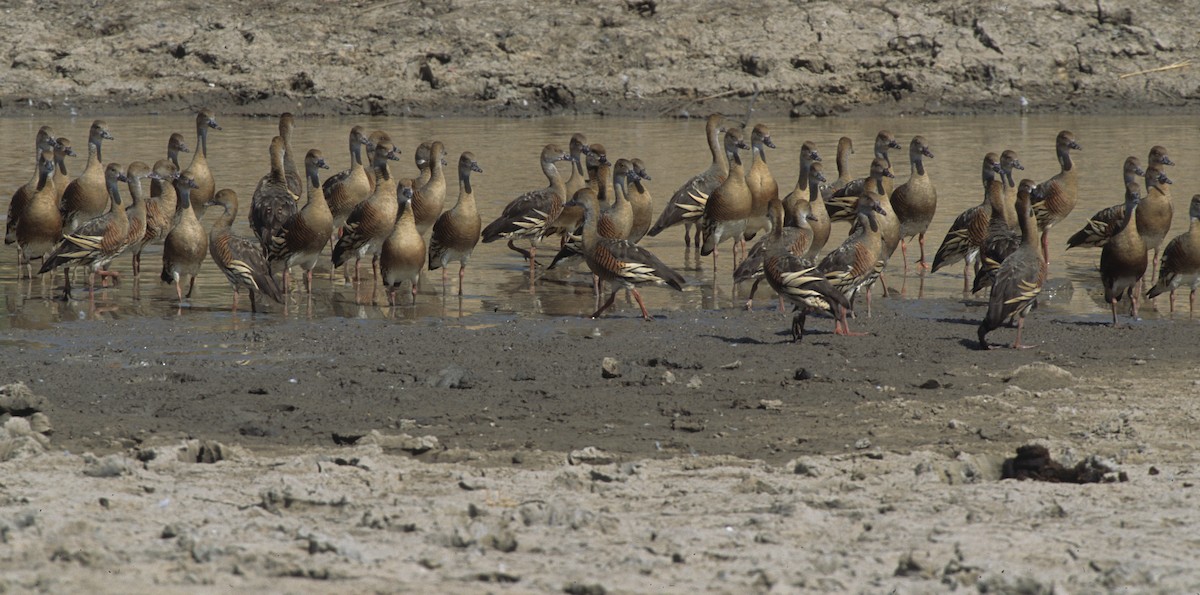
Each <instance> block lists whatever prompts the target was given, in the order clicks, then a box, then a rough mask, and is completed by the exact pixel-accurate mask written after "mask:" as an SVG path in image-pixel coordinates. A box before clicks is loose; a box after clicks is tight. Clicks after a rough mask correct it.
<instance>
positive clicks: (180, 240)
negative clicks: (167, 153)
mask: <svg viewBox="0 0 1200 595" xmlns="http://www.w3.org/2000/svg"><path fill="white" fill-rule="evenodd" d="M174 184H175V194H176V196H177V200H176V203H175V215H174V216H173V217H172V221H171V231H169V232H168V233H167V237H166V238H165V239H164V240H163V266H162V273H161V275H160V277H161V278H162V280H163V282H165V283H174V284H175V294H176V295H177V296H178V297H179V304H180V306H182V305H183V298H184V293H183V281H184V279H187V281H188V290H187V297H189V298H190V297H192V290H193V289H195V287H196V273H198V272H199V271H200V265H201V264H202V263H203V262H204V256H205V255H206V254H207V253H208V235H206V234H205V233H204V227H203V226H201V225H200V220H199V219H198V218H197V217H196V210H195V208H193V207H192V193H193V192H194V191H195V190H196V181H195V180H193V179H192V178H191V177H190V176H189V175H188V174H187V173H186V172H184V173H182V174H180V175H179V176H178V177H177V178H175V181H174Z"/></svg>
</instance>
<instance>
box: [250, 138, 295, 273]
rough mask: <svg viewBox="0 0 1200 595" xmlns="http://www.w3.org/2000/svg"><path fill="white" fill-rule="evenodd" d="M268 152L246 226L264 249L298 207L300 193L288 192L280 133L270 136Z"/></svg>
mask: <svg viewBox="0 0 1200 595" xmlns="http://www.w3.org/2000/svg"><path fill="white" fill-rule="evenodd" d="M268 152H269V153H270V155H271V173H269V174H267V175H266V176H265V177H264V178H263V179H262V180H261V181H260V182H259V184H258V187H256V188H255V189H254V196H252V197H251V198H250V213H249V219H250V229H251V231H253V232H254V236H255V237H257V238H258V241H259V242H260V243H261V244H262V248H263V251H264V252H265V251H266V250H268V247H269V246H270V245H271V238H273V237H275V236H276V235H278V234H279V230H280V229H281V228H282V227H283V223H284V221H287V220H288V219H290V218H291V217H292V216H294V215H295V214H296V213H297V212H299V211H300V207H299V206H298V205H297V203H298V202H299V201H300V196H299V195H297V194H295V193H293V192H292V188H291V184H289V183H288V180H287V171H286V169H285V168H284V159H283V156H284V155H285V154H286V152H287V148H286V146H285V143H284V140H283V137H281V136H276V137H274V138H272V139H271V147H270V149H269V151H268Z"/></svg>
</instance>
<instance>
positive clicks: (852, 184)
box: [826, 130, 900, 221]
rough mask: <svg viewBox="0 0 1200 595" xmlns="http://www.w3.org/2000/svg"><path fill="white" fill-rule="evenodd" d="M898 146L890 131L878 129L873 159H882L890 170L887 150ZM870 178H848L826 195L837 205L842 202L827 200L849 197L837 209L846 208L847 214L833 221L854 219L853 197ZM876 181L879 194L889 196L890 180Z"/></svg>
mask: <svg viewBox="0 0 1200 595" xmlns="http://www.w3.org/2000/svg"><path fill="white" fill-rule="evenodd" d="M839 148H840V147H839ZM899 148H900V143H898V142H896V137H895V135H893V134H892V133H891V132H888V131H887V130H880V131H879V133H878V134H876V135H875V157H874V159H881V160H883V163H884V164H885V165H886V166H887V169H889V170H890V169H891V168H892V159H891V157H889V156H888V151H889V150H890V149H899ZM873 163H874V162H872V164H873ZM838 175H839V177H840V176H841V172H840V171H839V172H838ZM871 179H873V178H872V176H870V175H868V176H867V177H865V178H858V179H854V180H850V181H849V182H847V183H846V184H845V185H843V186H840V187H838V188H835V189H833V192H832V194H831V195H830V196H829V197H826V201H828V202H829V204H830V205H839V204H842V203H840V202H838V201H829V198H849V199H850V200H849V201H846V202H845V204H846V206H843V207H842V209H839V210H848V211H849V214H848V215H843V216H842V218H840V219H839V218H837V217H835V218H834V221H850V220H853V219H855V215H854V208H853V205H854V198H855V197H857V196H858V195H859V194H861V193H862V191H863V188H864V187H866V184H867V182H868V181H869V180H871ZM877 183H881V184H882V188H883V190H882V191H880V192H879V193H880V194H883V195H884V196H889V197H890V196H891V195H892V189H893V188H892V183H891V182H890V181H882V182H880V181H879V180H877ZM832 214H833V213H832V212H831V213H830V215H832Z"/></svg>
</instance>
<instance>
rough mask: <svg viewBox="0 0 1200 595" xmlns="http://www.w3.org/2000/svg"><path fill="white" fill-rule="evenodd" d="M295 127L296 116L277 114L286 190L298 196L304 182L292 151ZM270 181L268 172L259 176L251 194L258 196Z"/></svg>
mask: <svg viewBox="0 0 1200 595" xmlns="http://www.w3.org/2000/svg"><path fill="white" fill-rule="evenodd" d="M295 127H296V118H295V116H293V115H292V114H291V113H290V112H284V113H282V114H280V115H279V138H281V139H283V178H284V180H285V182H286V183H287V189H288V191H289V192H291V193H292V194H293V195H295V196H297V197H298V196H300V195H301V194H303V193H304V182H303V180H301V179H300V172H299V171H297V169H296V160H295V158H294V157H293V153H292V130H293V129H294V128H295ZM270 182H271V174H270V173H268V174H266V175H264V176H263V177H261V178H259V179H258V184H257V185H255V186H254V194H253V195H252V196H258V195H259V194H260V193H261V192H262V191H263V186H264V185H266V184H268V183H270Z"/></svg>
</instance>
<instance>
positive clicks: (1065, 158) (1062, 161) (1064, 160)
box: [1058, 146, 1073, 172]
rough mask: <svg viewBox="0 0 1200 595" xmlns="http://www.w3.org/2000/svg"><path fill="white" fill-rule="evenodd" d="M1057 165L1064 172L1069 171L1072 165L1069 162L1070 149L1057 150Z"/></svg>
mask: <svg viewBox="0 0 1200 595" xmlns="http://www.w3.org/2000/svg"><path fill="white" fill-rule="evenodd" d="M1058 164H1059V165H1060V166H1062V170H1063V171H1064V172H1068V171H1071V167H1072V166H1073V163H1072V162H1071V148H1070V147H1066V146H1063V147H1060V148H1059V149H1058Z"/></svg>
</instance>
